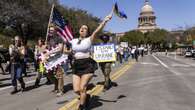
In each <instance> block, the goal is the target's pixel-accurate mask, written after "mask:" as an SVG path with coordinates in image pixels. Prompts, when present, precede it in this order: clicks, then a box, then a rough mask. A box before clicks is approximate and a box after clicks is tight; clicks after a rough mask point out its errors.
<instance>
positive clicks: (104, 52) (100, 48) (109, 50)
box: [93, 44, 116, 62]
mask: <svg viewBox="0 0 195 110" xmlns="http://www.w3.org/2000/svg"><path fill="white" fill-rule="evenodd" d="M93 59H94V60H95V61H96V62H114V61H116V52H115V45H114V44H104V45H95V46H94V54H93Z"/></svg>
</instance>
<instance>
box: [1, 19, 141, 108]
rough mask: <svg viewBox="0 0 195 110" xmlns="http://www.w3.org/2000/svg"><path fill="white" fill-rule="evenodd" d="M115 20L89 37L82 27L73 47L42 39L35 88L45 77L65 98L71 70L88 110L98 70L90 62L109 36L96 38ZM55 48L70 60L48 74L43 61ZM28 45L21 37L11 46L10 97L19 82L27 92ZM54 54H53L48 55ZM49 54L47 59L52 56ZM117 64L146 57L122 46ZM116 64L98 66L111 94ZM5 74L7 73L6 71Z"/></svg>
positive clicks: (37, 49)
mask: <svg viewBox="0 0 195 110" xmlns="http://www.w3.org/2000/svg"><path fill="white" fill-rule="evenodd" d="M111 18H112V16H111V15H108V16H107V17H106V18H105V19H104V21H103V22H102V23H101V24H100V25H99V27H98V28H97V29H96V30H95V31H94V32H93V33H92V34H91V35H90V34H89V29H88V26H87V25H82V26H81V28H80V30H79V33H80V36H79V37H78V38H75V39H73V40H72V41H71V42H70V43H66V44H64V43H63V42H58V43H55V44H53V45H48V44H47V42H45V40H44V39H42V38H39V39H38V42H37V44H36V46H35V49H34V68H35V71H37V72H36V79H35V83H34V87H35V88H37V87H39V86H40V80H41V78H42V77H46V80H47V82H46V84H51V83H53V84H54V89H53V91H52V92H55V93H56V94H57V96H62V95H63V90H64V88H63V87H64V75H65V73H66V72H67V70H68V69H70V68H71V69H72V80H73V89H74V92H75V93H76V94H77V95H79V96H80V98H79V99H80V105H79V110H85V109H86V108H87V107H88V104H89V100H90V95H89V94H87V87H88V84H89V82H90V80H91V79H92V78H93V76H94V72H95V71H96V70H97V69H98V64H97V63H96V61H95V60H93V59H92V58H91V46H92V44H93V41H94V40H95V39H96V38H98V37H99V38H100V39H101V40H102V44H107V43H109V40H110V36H109V35H106V34H105V35H102V36H97V35H96V34H97V33H98V32H99V31H100V30H101V29H102V28H103V27H104V26H105V24H106V23H107V22H108V21H109V20H110V19H111ZM53 46H55V47H56V46H58V47H60V49H59V50H58V51H57V52H61V53H63V54H67V55H68V60H67V61H66V63H64V64H63V65H59V66H58V67H57V68H55V69H53V70H52V71H46V69H45V67H44V62H45V61H46V60H47V59H46V60H43V59H40V56H41V54H42V53H44V52H45V50H47V49H51V48H52V47H53ZM27 48H28V47H27V42H26V41H25V40H23V39H21V38H20V37H19V36H15V38H14V40H13V43H12V44H11V45H10V46H9V55H10V60H9V61H8V62H7V67H6V71H8V72H9V73H10V75H11V82H12V86H13V91H11V94H15V93H17V92H18V87H17V85H18V84H17V82H19V83H20V84H21V91H22V92H23V91H25V89H26V84H25V82H24V80H23V76H27V71H26V69H27V61H28V60H27V59H28V52H27V51H28V49H27ZM49 54H51V53H49ZM49 54H48V53H46V54H45V56H49ZM116 55H117V61H118V62H120V63H121V64H122V63H124V62H127V61H128V59H130V58H132V59H135V60H136V61H138V57H139V56H142V57H143V56H144V48H143V46H140V47H139V48H138V47H136V46H131V47H128V46H127V47H123V46H121V45H118V46H116ZM114 63H115V62H102V63H99V67H100V69H101V71H102V73H103V75H104V78H105V81H104V90H108V89H109V88H110V87H111V86H112V84H113V83H112V81H111V79H110V73H111V67H112V64H114ZM1 68H2V71H3V72H4V69H3V67H1Z"/></svg>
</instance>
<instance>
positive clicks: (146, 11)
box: [137, 0, 158, 33]
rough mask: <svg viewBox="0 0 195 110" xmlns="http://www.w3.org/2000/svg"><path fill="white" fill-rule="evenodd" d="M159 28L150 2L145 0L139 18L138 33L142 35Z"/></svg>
mask: <svg viewBox="0 0 195 110" xmlns="http://www.w3.org/2000/svg"><path fill="white" fill-rule="evenodd" d="M155 29H158V28H157V25H156V16H155V14H154V11H153V8H152V6H151V5H150V3H149V0H145V3H144V6H143V7H142V8H141V12H140V16H139V18H138V28H137V30H138V31H141V32H142V33H146V32H151V31H154V30H155Z"/></svg>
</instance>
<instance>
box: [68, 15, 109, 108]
mask: <svg viewBox="0 0 195 110" xmlns="http://www.w3.org/2000/svg"><path fill="white" fill-rule="evenodd" d="M111 18H112V13H111V14H109V15H108V16H106V17H105V19H104V20H103V22H102V23H101V24H100V25H99V26H98V27H97V29H96V30H95V31H94V32H93V33H92V35H88V26H87V25H82V26H81V28H80V30H79V34H80V36H79V38H76V39H73V40H72V41H71V44H72V51H73V53H74V58H75V61H74V64H73V69H74V71H73V89H74V91H75V93H77V94H78V95H80V105H79V110H85V109H86V108H87V106H88V103H89V99H90V95H87V94H86V92H87V86H88V83H89V81H90V79H91V78H92V76H93V73H94V72H95V70H96V69H97V68H96V67H97V66H96V62H95V61H94V60H93V59H91V58H90V48H91V45H92V43H93V41H94V39H95V38H96V34H97V33H98V32H99V31H100V30H101V29H102V28H103V27H104V26H105V24H106V23H107V22H108V21H109V20H111ZM87 36H89V37H87Z"/></svg>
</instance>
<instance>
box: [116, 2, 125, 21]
mask: <svg viewBox="0 0 195 110" xmlns="http://www.w3.org/2000/svg"><path fill="white" fill-rule="evenodd" d="M114 13H115V14H116V15H117V16H118V17H119V18H123V19H127V15H126V14H125V13H124V12H123V11H121V10H119V8H118V4H117V2H115V4H114Z"/></svg>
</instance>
